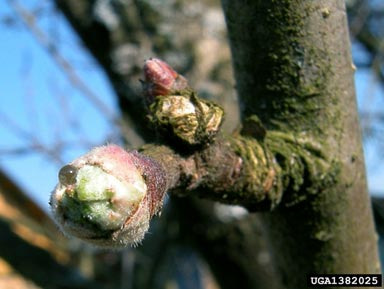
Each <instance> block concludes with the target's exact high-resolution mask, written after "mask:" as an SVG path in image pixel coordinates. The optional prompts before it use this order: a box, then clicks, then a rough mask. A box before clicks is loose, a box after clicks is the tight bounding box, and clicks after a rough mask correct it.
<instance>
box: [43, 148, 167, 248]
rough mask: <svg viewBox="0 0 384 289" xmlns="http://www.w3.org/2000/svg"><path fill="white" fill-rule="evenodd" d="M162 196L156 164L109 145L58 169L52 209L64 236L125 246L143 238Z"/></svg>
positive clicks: (162, 185)
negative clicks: (65, 234) (57, 182)
mask: <svg viewBox="0 0 384 289" xmlns="http://www.w3.org/2000/svg"><path fill="white" fill-rule="evenodd" d="M164 194H165V178H164V171H163V169H162V167H161V166H160V165H159V164H158V163H157V162H155V161H154V160H152V159H150V158H148V157H145V156H143V155H141V154H139V153H137V152H127V151H125V150H124V149H122V148H120V147H118V146H116V145H108V146H103V147H98V148H95V149H93V150H92V151H90V152H89V153H88V154H86V155H84V156H82V157H80V158H78V159H76V160H74V161H73V162H71V163H70V164H68V165H66V166H64V167H63V168H62V169H61V170H60V172H59V184H58V185H57V186H56V188H55V190H54V192H53V193H52V196H51V206H52V212H53V214H54V217H55V219H56V221H57V223H58V224H59V226H60V227H61V229H62V230H63V231H64V232H65V233H67V234H69V235H72V236H75V237H77V238H80V239H82V240H84V241H87V242H89V243H92V244H95V245H97V246H101V247H124V246H126V245H128V244H137V243H139V242H140V241H141V240H142V239H143V238H144V235H145V233H146V232H147V230H148V227H149V221H150V219H151V218H152V216H153V215H154V214H156V213H157V212H158V211H159V210H160V208H161V206H162V202H163V198H164Z"/></svg>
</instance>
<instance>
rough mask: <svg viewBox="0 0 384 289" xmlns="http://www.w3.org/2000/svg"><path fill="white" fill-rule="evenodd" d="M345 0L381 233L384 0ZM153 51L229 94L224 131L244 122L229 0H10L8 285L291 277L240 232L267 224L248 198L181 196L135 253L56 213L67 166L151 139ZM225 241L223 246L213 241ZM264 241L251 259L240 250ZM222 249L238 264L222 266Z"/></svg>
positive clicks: (198, 83)
mask: <svg viewBox="0 0 384 289" xmlns="http://www.w3.org/2000/svg"><path fill="white" fill-rule="evenodd" d="M346 4H347V8H348V18H349V26H350V37H351V41H352V53H353V59H354V63H355V65H356V67H357V70H356V74H355V79H356V92H357V100H358V106H359V114H360V121H361V128H362V135H363V140H364V152H365V159H366V168H367V177H368V187H369V191H370V193H371V195H372V200H373V205H374V209H375V219H376V223H377V226H378V227H377V228H378V231H379V233H381V234H382V233H383V231H384V203H383V201H382V199H383V198H384V165H382V160H383V149H384V133H383V132H384V2H383V1H381V0H347V1H346ZM153 56H156V57H160V58H162V59H164V60H166V61H167V62H169V63H170V64H171V65H172V66H173V67H175V68H176V70H178V71H179V72H181V73H182V74H184V75H186V76H187V77H188V79H189V80H190V83H191V84H192V85H193V86H194V87H195V88H196V89H197V91H199V93H200V95H202V96H204V97H206V98H209V99H213V100H215V101H217V102H219V103H221V104H222V105H223V106H224V108H225V110H226V112H227V118H226V123H225V126H224V128H225V130H227V131H231V130H233V129H234V128H235V127H236V126H237V124H238V119H239V114H238V105H237V100H236V95H235V92H234V89H233V87H234V82H233V79H232V71H231V65H230V53H229V48H228V45H227V43H226V32H225V22H224V18H223V15H222V12H221V9H220V3H219V1H216V0H201V1H186V0H163V1H151V0H137V1H128V0H127V1H122V0H92V1H91V0H90V1H75V0H56V1H53V0H28V1H25V0H24V1H23V0H6V1H1V2H0V87H1V89H0V99H1V106H0V230H1V233H0V235H1V237H0V287H1V288H234V287H231V286H232V285H233V284H234V283H232V282H240V283H236V284H237V285H239V284H243V287H241V286H240V287H237V288H251V287H249V286H251V285H250V284H252V286H253V287H252V288H258V287H255V286H256V285H257V284H259V285H257V286H259V287H260V288H279V287H278V286H279V285H278V284H274V282H273V281H271V279H272V278H269V277H271V276H273V274H274V271H273V269H272V267H271V265H270V259H269V254H268V253H267V251H266V248H265V244H264V243H263V241H262V240H261V239H262V238H256V237H254V238H247V239H248V240H246V241H245V240H238V239H236V238H231V236H232V234H236V235H238V234H239V232H240V233H244V234H245V233H248V232H253V233H254V235H255V236H260V235H261V234H262V232H261V230H260V226H259V224H257V221H255V220H254V219H253V218H252V216H249V215H247V214H246V213H245V211H244V210H242V209H241V208H238V207H228V206H223V205H218V204H212V203H209V202H205V201H199V200H169V201H168V206H167V208H166V210H165V213H164V217H162V218H161V219H160V220H156V221H155V224H154V225H153V229H152V232H151V233H150V236H149V238H147V239H146V240H145V242H144V245H143V246H141V247H140V248H138V249H127V250H125V251H123V252H99V251H95V250H93V249H92V248H88V247H86V246H84V245H83V244H81V243H78V242H77V241H75V240H69V239H67V238H64V237H63V236H62V235H61V234H60V233H58V232H57V230H56V227H55V225H54V224H53V222H52V221H51V219H50V217H49V206H48V200H49V195H50V192H51V191H52V189H53V188H54V186H55V184H56V182H57V172H58V170H59V169H60V167H61V166H63V165H64V164H66V163H67V162H69V161H71V160H73V159H74V158H76V157H78V156H79V155H81V154H83V153H85V152H87V151H88V150H89V149H90V148H92V147H94V146H98V145H102V144H105V143H118V144H122V145H126V146H128V147H132V148H133V147H136V146H138V145H140V144H142V143H143V142H144V141H151V140H153V133H152V132H151V130H150V128H148V127H146V126H145V123H146V122H145V111H144V110H143V108H142V106H141V99H140V83H139V79H140V78H141V70H140V69H141V67H142V65H143V63H144V60H145V59H147V58H149V57H153ZM212 212H213V215H212ZM188 213H191V214H193V215H194V217H195V222H194V223H192V221H191V220H189V219H190V218H189V219H188ZM196 220H198V222H197V221H196ZM196 224H197V225H196ZM186 226H187V227H188V226H189V228H192V231H193V232H184V231H183V230H185V229H183V228H185V227H186ZM3 232H7V233H3ZM208 232H209V233H208ZM259 239H260V240H259ZM380 242H382V239H380ZM213 244H214V246H215V248H216V249H215V250H216V252H210V251H211V250H207V248H209V247H211V246H212V245H213ZM240 244H241V245H240ZM255 246H256V247H258V248H259V250H256V252H253V253H252V254H251V255H249V256H248V257H247V258H248V259H244V256H243V257H242V258H240V257H239V256H241V253H244V254H245V255H247V254H249V251H248V249H249V248H255ZM383 246H384V242H383ZM10 248H12V249H10ZM228 248H232V249H233V250H234V251H236V252H238V253H239V256H233V255H231V254H228V253H226V251H227V250H228ZM252 251H255V250H252ZM247 252H248V253H247ZM25 259H27V260H25ZM240 259H242V260H240ZM255 260H256V261H255ZM222 262H229V263H231V264H232V265H230V264H229V263H228V267H227V268H221V269H210V268H214V264H215V263H217V264H220V263H222ZM247 262H248V265H247ZM252 262H253V263H254V264H253V263H252ZM251 263H252V264H253V265H252V266H254V267H252V266H249V264H251ZM226 264H227V263H226ZM247 267H250V268H247ZM255 268H256V269H255ZM251 269H252V270H251ZM211 270H217V271H215V272H212V271H211ZM234 272H236V274H234ZM250 272H258V273H255V274H252V273H250ZM50 274H51V275H50ZM228 274H229V275H228ZM226 275H227V277H226ZM233 275H238V276H239V277H238V280H235V281H233V280H232V279H233V278H229V276H233ZM252 275H253V276H252ZM213 276H216V278H218V277H217V276H221V277H219V278H218V280H216V279H215V277H213ZM263 276H264V277H263ZM227 279H228V280H227ZM235 279H236V278H235ZM241 279H242V281H241ZM231 280H232V281H231ZM241 282H243V283H241ZM255 284H256V285H255ZM266 284H268V287H265V285H266ZM247 286H248V287H247ZM263 286H264V287H263Z"/></svg>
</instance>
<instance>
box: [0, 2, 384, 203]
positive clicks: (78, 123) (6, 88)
mask: <svg viewBox="0 0 384 289" xmlns="http://www.w3.org/2000/svg"><path fill="white" fill-rule="evenodd" d="M20 2H26V1H20ZM27 2H28V5H29V6H28V7H29V8H30V7H37V6H38V4H37V3H39V1H37V0H36V1H27ZM43 2H44V3H45V4H44V5H43V7H48V8H52V7H50V4H49V2H48V1H43ZM7 3H8V2H7V1H0V19H3V20H4V19H8V17H9V16H10V17H11V18H10V19H12V17H13V16H14V15H15V14H14V12H13V11H12V9H10V8H9V6H8V4H7ZM40 3H41V2H40ZM47 3H48V4H47ZM23 5H25V3H23ZM49 11H50V12H52V10H49ZM10 23H11V25H10V26H7V25H4V24H0V29H1V31H0V63H1V65H0V87H1V89H0V100H1V106H0V168H1V169H2V170H4V171H6V172H7V173H8V174H9V175H10V176H11V177H12V178H13V179H14V180H15V181H16V182H17V183H18V184H19V185H20V186H21V187H22V188H23V189H24V190H25V191H26V192H27V193H29V194H30V195H31V196H32V197H33V198H34V199H35V200H36V201H37V202H38V203H39V204H40V205H41V206H42V207H43V208H45V209H48V199H49V194H50V192H51V190H52V189H53V188H54V186H55V184H56V182H57V172H58V170H59V169H60V166H61V165H63V164H64V163H66V162H69V161H71V160H72V159H74V158H75V157H77V156H79V155H81V154H82V153H84V152H86V151H87V150H88V149H89V148H90V147H92V146H94V145H100V144H103V143H105V141H106V140H109V141H114V140H117V136H118V128H117V127H116V126H114V125H113V124H111V122H109V121H107V120H106V119H105V114H104V113H102V112H100V110H98V109H97V108H96V107H95V106H94V105H92V103H90V102H89V100H87V98H86V97H85V96H84V94H83V93H81V92H80V91H79V90H78V89H77V88H75V87H73V85H72V83H71V82H70V81H69V80H68V77H67V75H66V74H65V73H63V71H62V69H60V68H59V67H58V65H57V64H56V63H55V61H53V59H52V57H51V55H49V54H48V53H47V52H46V51H45V50H44V49H43V48H42V45H41V44H39V43H38V42H37V41H36V38H35V37H34V36H32V34H31V33H30V31H28V30H27V29H26V28H25V26H24V25H23V24H22V23H21V22H20V21H17V22H14V23H12V21H11V22H10ZM38 25H39V26H40V27H42V28H43V30H44V31H45V32H46V33H47V35H48V36H49V37H50V38H51V39H52V40H53V41H54V43H55V44H56V45H57V47H58V48H59V49H60V54H61V55H63V56H64V57H65V58H66V59H67V60H68V61H70V63H72V64H73V66H74V67H75V68H76V73H77V74H78V75H79V77H80V78H81V79H83V81H84V82H85V83H87V85H88V86H89V88H90V89H91V90H92V91H93V93H95V94H96V95H97V96H98V97H99V98H100V100H101V101H102V102H103V103H104V105H105V106H106V107H107V108H108V109H109V110H110V111H112V113H113V114H114V115H115V116H118V109H117V103H116V98H115V95H114V93H113V91H112V89H111V87H110V85H109V83H108V80H107V79H106V77H105V75H104V74H103V72H102V71H101V70H99V68H98V66H97V64H96V63H95V62H94V60H93V59H92V58H91V57H90V56H89V55H88V54H87V52H86V51H84V50H83V49H82V48H81V45H79V40H78V39H77V38H76V37H75V36H74V34H73V33H72V31H71V29H70V28H69V26H68V25H67V24H66V22H65V21H64V19H63V18H62V17H60V16H58V15H55V16H52V13H46V14H44V13H43V14H42V16H39V22H38ZM353 51H354V52H355V53H356V55H357V56H356V57H364V53H363V52H362V50H361V48H359V47H357V46H354V50H353ZM356 87H357V94H358V102H359V105H360V110H363V111H371V110H377V109H380V110H382V109H384V91H383V90H382V88H381V87H380V86H378V85H377V84H376V82H375V79H374V77H373V76H372V75H371V73H370V71H369V70H359V71H357V73H356ZM367 95H369V97H367ZM10 120H11V121H10ZM58 143H63V144H67V143H69V148H68V149H65V150H64V151H63V153H62V154H61V155H62V160H61V161H58V160H55V159H54V158H52V157H50V156H49V155H48V154H47V153H38V152H36V148H35V147H34V146H36V145H37V144H40V145H43V146H44V148H43V150H46V149H47V148H48V149H51V150H52V149H53V148H54V147H55V145H57V144H58ZM378 145H379V143H377V142H375V141H374V140H372V141H370V142H367V143H365V146H364V147H365V153H366V161H367V168H368V177H369V178H368V180H369V187H370V190H371V191H373V192H381V193H383V194H384V166H383V165H381V159H382V157H383V156H382V153H381V152H380V151H381V150H382V149H381V148H379V146H378ZM16 149H17V151H15V150H16ZM23 149H27V152H26V153H23ZM40 149H41V148H40ZM54 152H55V150H54ZM380 154H381V157H378V156H379V155H380Z"/></svg>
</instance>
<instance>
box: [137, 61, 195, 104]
mask: <svg viewBox="0 0 384 289" xmlns="http://www.w3.org/2000/svg"><path fill="white" fill-rule="evenodd" d="M143 70H144V81H143V90H144V95H145V96H146V97H147V102H148V103H149V104H150V103H152V101H153V99H154V98H155V97H156V96H158V95H168V94H170V93H174V92H176V91H179V90H182V89H185V88H187V87H188V82H187V80H186V79H185V78H184V77H183V76H181V75H180V74H178V73H177V72H176V71H175V70H173V69H172V67H170V66H169V65H168V64H167V63H165V62H164V61H162V60H160V59H157V58H151V59H148V60H147V61H145V64H144V68H143Z"/></svg>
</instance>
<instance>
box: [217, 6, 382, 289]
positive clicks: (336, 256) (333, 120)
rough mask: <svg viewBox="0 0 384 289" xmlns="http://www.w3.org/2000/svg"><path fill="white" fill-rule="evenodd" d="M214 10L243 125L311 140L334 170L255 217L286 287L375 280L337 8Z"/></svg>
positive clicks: (372, 237)
mask: <svg viewBox="0 0 384 289" xmlns="http://www.w3.org/2000/svg"><path fill="white" fill-rule="evenodd" d="M222 3H223V7H224V11H225V14H226V19H227V25H228V30H229V36H230V41H231V48H232V54H233V63H234V68H235V77H236V82H237V90H238V93H239V97H240V99H241V101H242V103H243V107H244V109H243V118H245V117H247V116H249V115H252V114H257V115H258V116H259V117H260V119H261V121H262V123H263V124H264V125H265V126H266V127H267V129H269V130H279V131H283V132H288V133H294V134H295V135H297V136H299V135H306V136H308V137H311V138H313V139H314V140H316V141H317V142H319V143H321V145H322V147H323V148H325V150H326V152H327V158H328V159H329V160H331V161H332V165H333V166H334V168H335V171H334V172H335V173H336V174H335V180H336V183H335V184H334V185H332V186H325V187H323V188H321V189H318V191H317V192H315V193H314V194H312V195H311V196H310V197H309V198H307V199H306V200H304V201H302V202H299V203H298V204H296V205H293V206H289V207H287V206H286V207H284V206H281V207H279V208H278V209H277V210H276V211H274V212H272V213H268V214H264V215H263V220H264V222H265V224H266V230H267V231H268V234H269V237H270V244H271V249H272V251H273V253H274V255H275V260H276V264H277V265H278V267H279V269H280V272H281V273H282V278H283V282H284V284H285V286H286V287H287V288H306V282H305V276H306V274H309V273H377V272H380V265H379V261H378V254H377V246H376V234H375V231H374V227H373V222H372V212H371V207H370V202H369V197H368V194H367V189H366V182H365V175H364V160H363V155H362V150H361V143H360V133H359V125H358V118H357V112H356V103H355V94H354V85H353V64H352V62H351V56H350V51H349V50H350V46H349V39H348V30H347V23H346V13H345V7H344V1H328V0H326V1H298V0H279V1H226V0H223V1H222ZM244 31H246V32H247V33H244ZM304 187H305V186H304ZM290 194H291V192H289V191H286V192H285V197H289V195H290Z"/></svg>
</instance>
